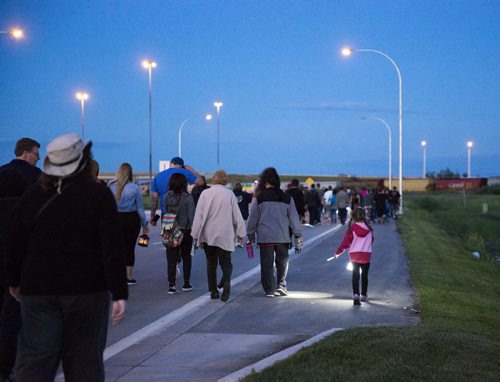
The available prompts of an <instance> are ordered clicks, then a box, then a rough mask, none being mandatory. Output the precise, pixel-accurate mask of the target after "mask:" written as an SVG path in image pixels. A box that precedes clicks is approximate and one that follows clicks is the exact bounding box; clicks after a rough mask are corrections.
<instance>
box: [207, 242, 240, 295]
mask: <svg viewBox="0 0 500 382" xmlns="http://www.w3.org/2000/svg"><path fill="white" fill-rule="evenodd" d="M203 249H204V251H205V255H206V257H207V279H208V290H209V291H210V292H212V293H217V265H218V264H220V267H221V269H222V280H221V284H222V285H225V288H226V289H228V287H230V285H231V275H232V274H233V264H232V263H231V252H229V251H226V250H224V249H222V248H219V247H214V246H211V245H207V244H204V245H203Z"/></svg>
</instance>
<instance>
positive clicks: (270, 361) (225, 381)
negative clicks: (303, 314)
mask: <svg viewBox="0 0 500 382" xmlns="http://www.w3.org/2000/svg"><path fill="white" fill-rule="evenodd" d="M341 330H344V329H343V328H332V329H329V330H326V331H324V332H322V333H320V334H318V335H316V336H314V337H311V338H309V339H308V340H305V341H304V342H301V343H299V344H297V345H294V346H291V347H289V348H287V349H285V350H282V351H280V352H278V353H275V354H273V355H271V356H269V357H267V358H264V359H262V360H260V361H259V362H256V363H254V364H252V365H249V366H246V367H244V368H243V369H240V370H237V371H235V372H234V373H231V374H229V375H227V376H225V377H224V378H221V379H219V380H218V381H217V382H236V381H239V380H240V379H242V378H244V377H246V376H248V375H250V374H251V373H252V372H253V371H255V372H260V371H262V370H264V369H265V368H267V367H269V366H272V365H274V364H275V363H276V362H279V361H282V360H284V359H286V358H289V357H291V356H292V355H294V354H295V353H297V352H298V351H299V350H300V349H302V348H305V347H307V346H311V345H314V344H315V343H316V342H318V341H321V340H322V339H323V338H325V337H327V336H329V335H330V334H333V333H335V332H338V331H341Z"/></svg>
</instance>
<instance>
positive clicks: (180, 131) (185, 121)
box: [179, 114, 212, 158]
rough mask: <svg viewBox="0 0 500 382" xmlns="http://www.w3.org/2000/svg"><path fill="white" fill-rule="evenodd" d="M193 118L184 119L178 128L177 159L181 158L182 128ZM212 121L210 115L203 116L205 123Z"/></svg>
mask: <svg viewBox="0 0 500 382" xmlns="http://www.w3.org/2000/svg"><path fill="white" fill-rule="evenodd" d="M192 118H193V117H188V118H186V119H185V120H184V121H183V122H182V123H181V126H180V127H179V157H181V158H182V128H183V127H184V125H185V124H186V123H187V122H188V121H189V120H191V119H192ZM211 119H212V115H211V114H207V115H205V120H206V121H210V120H211Z"/></svg>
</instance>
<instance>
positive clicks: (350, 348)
mask: <svg viewBox="0 0 500 382" xmlns="http://www.w3.org/2000/svg"><path fill="white" fill-rule="evenodd" d="M436 197H439V198H441V197H442V196H436ZM439 201H440V200H438V202H439ZM441 201H442V200H441ZM406 202H407V206H408V211H407V212H406V213H405V215H404V217H403V218H401V219H400V220H399V224H398V225H399V228H400V231H401V235H402V237H403V241H404V245H405V251H406V254H407V256H408V259H409V262H410V273H411V277H412V280H413V283H414V285H415V287H416V289H417V293H418V295H419V300H420V304H421V315H422V321H421V324H419V325H416V326H412V327H376V328H356V329H349V330H345V331H343V332H339V333H336V334H333V335H332V336H330V337H328V338H326V339H325V340H323V341H321V342H319V343H317V344H316V345H313V346H311V347H308V348H305V349H302V350H301V351H299V352H298V353H297V354H295V355H294V356H292V357H290V358H289V359H287V360H285V361H282V362H279V363H277V364H276V365H274V366H272V367H270V368H268V369H265V370H263V371H262V372H260V373H253V374H252V375H250V376H248V377H247V378H245V379H244V381H332V380H347V381H349V380H356V381H363V380H370V381H371V380H380V381H403V380H404V381H406V380H409V379H418V380H439V381H441V380H443V381H450V380H451V381H465V380H467V381H490V380H491V381H493V380H498V376H499V375H500V357H499V355H500V319H499V317H500V299H499V297H498V296H500V277H499V267H498V265H496V264H495V263H493V262H488V261H479V260H477V259H475V258H474V257H472V255H471V254H470V251H469V250H468V249H467V248H464V245H463V243H462V242H461V240H459V239H457V236H455V235H453V234H452V233H451V232H453V230H452V229H451V228H452V227H453V219H451V220H449V219H448V220H447V221H448V223H447V224H449V225H445V224H443V222H442V220H443V219H442V218H441V220H440V218H439V213H440V212H439V211H440V204H442V203H436V204H433V206H434V207H433V208H422V207H421V203H420V201H419V200H418V196H413V197H408V198H407V200H406ZM445 205H446V203H445ZM453 213H454V214H455V215H454V219H455V220H456V221H457V222H458V223H459V224H461V221H462V220H463V219H466V217H464V216H460V213H459V209H458V208H455V209H454V212H453ZM462 214H465V215H470V216H473V218H474V219H477V220H476V223H477V224H482V225H483V224H484V225H485V226H487V227H486V228H485V230H489V229H493V230H494V229H497V230H498V229H499V227H498V225H497V226H494V227H491V224H495V223H494V221H488V220H487V218H486V217H484V216H483V217H481V212H480V211H477V212H476V213H471V211H463V212H462ZM441 216H444V217H446V216H447V215H446V214H442V215H441ZM474 228H475V227H474V226H472V227H470V228H469V229H465V231H461V234H463V233H465V234H467V233H470V230H471V229H474Z"/></svg>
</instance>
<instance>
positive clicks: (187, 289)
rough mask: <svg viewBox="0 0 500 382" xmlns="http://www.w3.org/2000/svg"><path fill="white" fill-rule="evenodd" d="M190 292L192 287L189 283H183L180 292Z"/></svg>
mask: <svg viewBox="0 0 500 382" xmlns="http://www.w3.org/2000/svg"><path fill="white" fill-rule="evenodd" d="M191 290H193V286H192V285H191V284H190V283H184V285H183V287H182V291H183V292H189V291H191Z"/></svg>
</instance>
